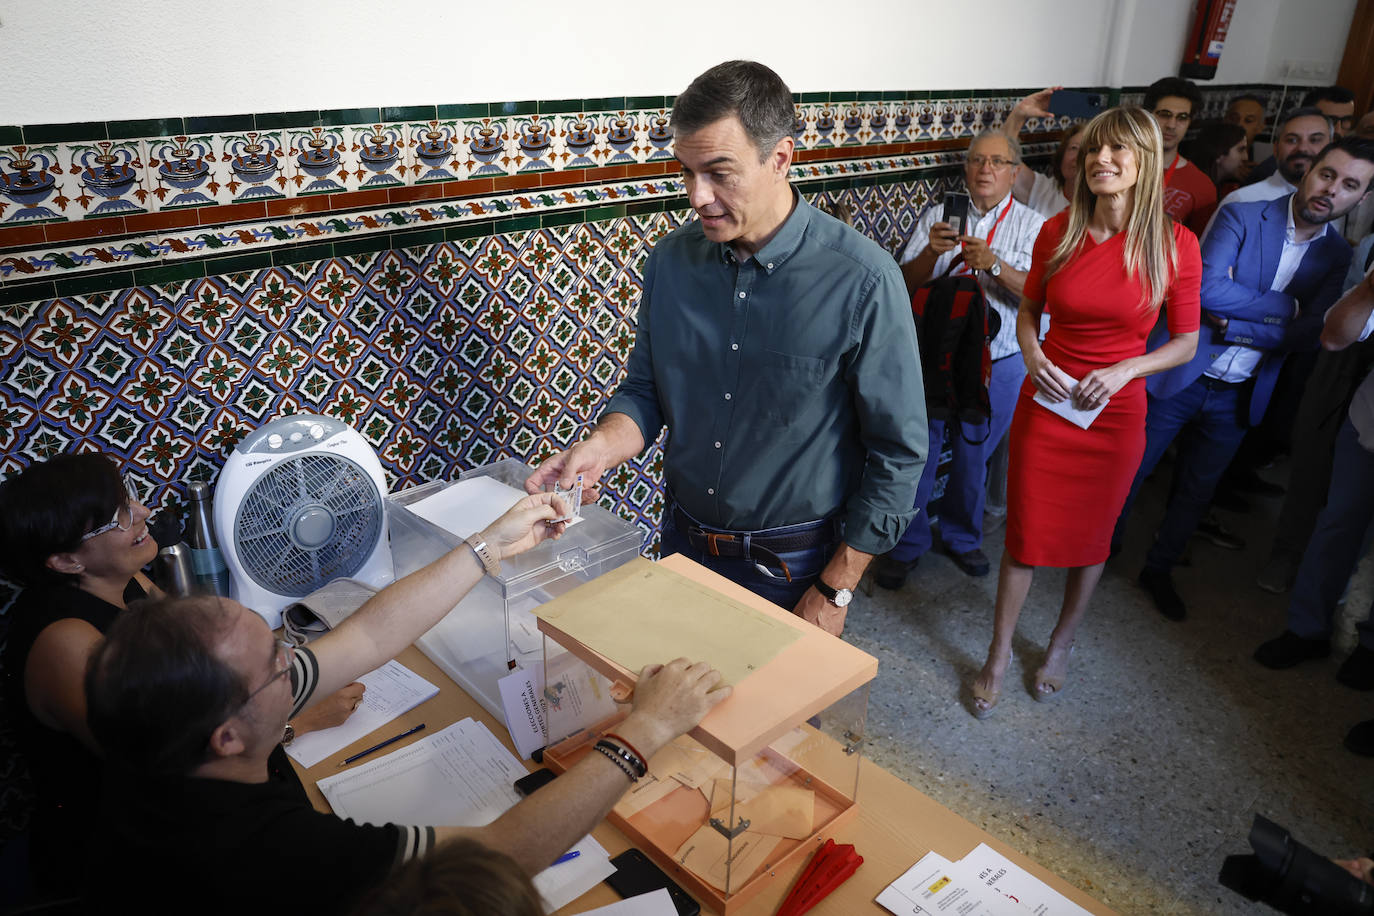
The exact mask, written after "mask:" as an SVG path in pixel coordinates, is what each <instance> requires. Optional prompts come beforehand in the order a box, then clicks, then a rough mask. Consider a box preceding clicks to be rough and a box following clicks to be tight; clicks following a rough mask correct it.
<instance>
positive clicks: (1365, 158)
mask: <svg viewBox="0 0 1374 916" xmlns="http://www.w3.org/2000/svg"><path fill="white" fill-rule="evenodd" d="M1371 182H1374V143H1370V142H1369V141H1367V140H1361V139H1359V138H1356V137H1350V138H1347V139H1345V140H1337V141H1335V142H1333V143H1332V144H1331V145H1330V146H1328V147H1327V148H1326V149H1325V150H1323V151H1322V153H1321V155H1320V156H1318V157H1317V161H1316V162H1315V163H1314V164H1313V166H1312V168H1311V169H1310V170H1309V171H1308V173H1307V175H1306V177H1304V178H1303V181H1302V185H1301V186H1300V187H1299V188H1298V190H1297V191H1296V192H1295V193H1293V194H1291V195H1288V196H1286V197H1281V198H1279V199H1277V200H1271V201H1255V202H1253V203H1244V204H1228V205H1226V206H1224V207H1222V208H1221V209H1220V210H1219V211H1218V212H1217V219H1216V223H1215V225H1213V227H1212V229H1211V231H1209V232H1208V233H1207V237H1206V238H1205V239H1203V242H1202V309H1203V316H1204V318H1205V319H1206V322H1205V325H1207V326H1209V327H1206V328H1205V329H1204V333H1203V336H1202V338H1201V340H1200V341H1199V343H1198V348H1197V349H1198V351H1197V354H1196V355H1195V356H1194V357H1193V359H1192V360H1190V361H1189V362H1187V363H1185V364H1183V365H1182V366H1179V367H1178V368H1176V369H1171V370H1169V371H1168V372H1162V373H1160V374H1159V375H1156V376H1151V378H1150V380H1149V383H1148V384H1147V388H1148V392H1149V400H1150V406H1149V412H1148V413H1147V415H1146V418H1145V455H1144V457H1143V458H1142V459H1141V462H1140V468H1139V470H1138V471H1137V472H1136V478H1135V482H1134V483H1133V484H1132V485H1131V497H1130V498H1128V499H1127V501H1126V507H1125V508H1124V509H1123V510H1122V513H1121V519H1120V520H1119V521H1118V522H1117V529H1116V533H1115V535H1114V538H1113V539H1114V541H1116V542H1117V543H1119V542H1120V538H1121V534H1122V528H1123V527H1124V523H1125V519H1126V518H1127V516H1128V515H1129V514H1130V507H1131V504H1132V502H1133V500H1134V497H1135V494H1136V492H1138V490H1139V487H1140V483H1141V481H1142V480H1144V479H1145V478H1146V477H1148V476H1149V475H1150V473H1151V472H1153V471H1154V469H1155V465H1156V464H1157V463H1158V461H1159V459H1160V456H1162V455H1163V454H1164V451H1165V449H1167V448H1168V447H1169V444H1170V443H1171V442H1173V440H1174V438H1175V437H1177V436H1178V434H1179V433H1180V432H1181V431H1182V430H1183V428H1184V427H1185V426H1186V427H1189V428H1190V430H1191V432H1190V435H1188V436H1186V437H1184V438H1183V440H1182V441H1181V442H1180V444H1179V452H1178V460H1177V461H1176V463H1175V478H1174V487H1173V491H1172V492H1171V494H1170V496H1169V504H1168V508H1167V509H1166V510H1165V515H1164V521H1163V522H1162V523H1161V524H1160V528H1159V532H1158V534H1157V535H1156V537H1155V541H1154V544H1153V545H1152V546H1151V548H1150V552H1149V553H1148V554H1147V555H1146V558H1145V568H1144V569H1143V570H1142V571H1141V573H1140V583H1141V585H1142V586H1144V588H1145V590H1146V591H1147V592H1149V594H1150V597H1151V598H1152V599H1153V600H1154V604H1155V607H1156V608H1157V609H1158V610H1159V612H1160V613H1161V614H1163V615H1164V616H1165V617H1167V618H1168V619H1170V620H1182V619H1183V618H1184V616H1185V615H1186V609H1185V606H1184V604H1183V600H1182V598H1180V597H1179V594H1178V592H1177V591H1176V590H1175V589H1174V585H1173V580H1172V577H1171V575H1170V570H1171V569H1172V567H1173V566H1174V564H1175V563H1177V562H1178V559H1179V557H1180V556H1181V555H1182V554H1183V548H1184V547H1185V546H1186V545H1187V542H1188V538H1189V537H1190V536H1191V535H1192V533H1193V529H1194V528H1196V527H1197V524H1198V522H1199V521H1200V520H1201V519H1202V516H1203V514H1204V512H1205V511H1206V509H1207V505H1208V503H1209V502H1210V501H1211V499H1212V494H1213V492H1214V491H1215V489H1216V485H1217V481H1218V480H1220V479H1221V475H1222V474H1223V473H1224V472H1225V470H1226V466H1227V465H1228V464H1229V463H1230V461H1231V458H1232V457H1233V456H1234V455H1235V453H1236V449H1237V448H1239V447H1240V443H1241V440H1242V439H1243V438H1244V437H1245V431H1246V427H1247V425H1249V426H1253V425H1254V424H1256V423H1258V422H1259V420H1260V418H1261V417H1263V416H1264V411H1265V408H1266V407H1267V406H1268V404H1269V399H1270V396H1271V395H1272V394H1273V391H1274V384H1275V382H1276V381H1277V379H1278V375H1279V370H1280V368H1282V365H1283V360H1284V357H1285V356H1286V355H1287V353H1288V352H1289V351H1291V350H1304V349H1315V347H1316V345H1317V337H1318V335H1319V334H1320V333H1321V327H1322V318H1323V316H1324V315H1325V314H1326V310H1327V308H1329V307H1330V306H1331V304H1332V303H1333V302H1335V301H1336V297H1337V296H1338V295H1340V290H1341V281H1342V280H1343V279H1344V277H1345V271H1346V268H1347V267H1348V266H1349V264H1350V245H1349V244H1347V243H1346V241H1345V239H1343V238H1341V235H1340V233H1339V232H1337V231H1336V230H1335V229H1334V228H1332V227H1331V226H1329V225H1327V224H1328V223H1330V222H1331V221H1332V220H1335V219H1338V218H1339V217H1340V216H1342V215H1343V214H1345V213H1346V212H1348V211H1349V210H1350V209H1351V208H1352V207H1354V206H1355V205H1356V204H1357V203H1359V201H1360V200H1361V199H1362V198H1363V197H1364V196H1365V194H1367V193H1368V192H1369V188H1370V184H1371Z"/></svg>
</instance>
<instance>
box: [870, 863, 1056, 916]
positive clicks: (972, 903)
mask: <svg viewBox="0 0 1374 916" xmlns="http://www.w3.org/2000/svg"><path fill="white" fill-rule="evenodd" d="M877 902H878V903H879V904H880V905H881V906H883V907H884V908H886V909H887V910H889V911H891V912H893V913H896V914H898V916H916V914H921V916H925V914H932V916H934V914H942V913H951V914H956V913H957V914H958V916H1028V913H1029V910H1027V909H1026V908H1025V907H1023V906H1022V905H1021V904H1019V903H1017V902H1016V901H1014V900H1011V899H1008V898H1007V897H1004V896H1003V895H1002V894H1001V893H999V892H997V891H995V890H993V889H991V888H988V887H985V886H984V885H983V884H982V882H980V881H979V880H978V878H977V876H976V875H973V874H971V873H969V872H968V870H967V869H965V868H964V867H963V866H961V865H960V863H958V862H951V861H950V860H949V859H946V858H945V857H944V856H942V855H940V854H938V853H934V852H931V853H927V854H926V855H925V857H924V858H922V859H921V861H919V862H917V863H916V864H915V865H913V866H911V867H910V868H908V869H907V870H906V872H905V873H903V874H902V876H901V877H900V878H898V879H897V880H896V881H894V882H892V883H891V884H889V885H888V886H887V887H885V888H883V891H882V893H880V894H878V898H877Z"/></svg>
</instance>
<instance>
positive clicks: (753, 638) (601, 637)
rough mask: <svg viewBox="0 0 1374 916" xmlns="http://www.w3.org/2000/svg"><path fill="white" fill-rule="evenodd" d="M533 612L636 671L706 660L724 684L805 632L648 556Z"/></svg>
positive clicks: (735, 681) (760, 664) (750, 670)
mask: <svg viewBox="0 0 1374 916" xmlns="http://www.w3.org/2000/svg"><path fill="white" fill-rule="evenodd" d="M535 615H536V616H538V617H539V618H541V619H543V620H547V621H549V622H550V623H552V624H553V625H554V626H556V627H557V628H558V629H559V630H562V631H563V632H564V633H566V634H568V635H569V636H571V637H572V638H573V639H576V640H577V641H579V642H581V643H582V644H583V645H585V646H587V647H589V648H591V649H592V650H593V651H596V652H599V653H600V654H602V655H604V656H606V657H607V658H609V659H611V661H613V662H615V663H616V664H618V665H621V666H622V667H624V668H626V669H628V670H630V671H634V672H638V671H640V670H641V669H643V668H644V666H645V665H651V664H661V663H663V662H664V661H666V660H668V659H671V658H677V657H678V656H683V657H685V658H705V659H710V660H711V664H712V665H713V666H714V667H715V669H716V670H717V671H719V672H720V673H721V680H722V682H723V683H726V684H732V685H733V684H738V683H739V682H740V681H742V680H744V679H745V678H746V677H748V676H749V675H750V674H752V673H753V672H754V671H756V670H758V669H759V668H762V667H763V666H764V665H766V664H768V662H770V661H772V660H773V658H774V656H776V655H777V654H778V653H779V652H781V651H782V650H783V649H785V648H787V647H788V646H790V645H791V644H792V643H793V642H795V641H796V640H797V639H798V638H800V635H801V633H800V631H798V630H797V629H796V628H794V627H792V626H789V625H788V624H787V623H785V622H783V621H781V620H777V619H775V618H773V617H769V616H768V615H767V614H765V613H763V612H762V611H759V610H757V609H755V608H752V607H749V606H748V605H746V604H742V603H741V602H739V601H736V600H735V599H733V598H730V597H728V596H726V595H723V594H721V593H720V592H718V591H716V590H715V589H712V588H710V587H709V586H706V585H702V584H701V583H699V582H696V581H693V580H692V579H689V578H687V577H686V576H684V575H681V574H679V573H676V572H673V571H672V570H671V569H667V568H666V567H664V566H661V565H660V564H658V563H653V562H650V561H648V560H644V559H642V558H636V559H634V560H631V561H630V562H628V563H626V564H624V565H623V566H620V567H619V568H617V569H613V570H611V571H610V572H607V573H604V574H602V575H600V576H598V577H597V578H595V579H593V580H591V581H590V582H587V583H585V584H583V585H580V586H578V587H577V588H575V589H573V590H572V591H571V592H568V593H567V594H565V595H560V596H559V597H557V598H555V599H553V600H552V601H549V602H548V603H546V604H543V605H540V606H539V607H538V608H537V609H536V610H535ZM628 622H633V626H630V625H627V623H628Z"/></svg>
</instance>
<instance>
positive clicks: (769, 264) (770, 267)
mask: <svg viewBox="0 0 1374 916" xmlns="http://www.w3.org/2000/svg"><path fill="white" fill-rule="evenodd" d="M768 269H769V270H772V269H773V262H772V261H769V262H768Z"/></svg>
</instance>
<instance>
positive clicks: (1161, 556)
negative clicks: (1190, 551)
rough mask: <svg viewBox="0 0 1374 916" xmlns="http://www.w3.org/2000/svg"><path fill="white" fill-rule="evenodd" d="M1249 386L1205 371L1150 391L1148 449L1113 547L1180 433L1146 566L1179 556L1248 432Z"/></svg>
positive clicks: (1165, 565) (1160, 566) (1162, 565)
mask: <svg viewBox="0 0 1374 916" xmlns="http://www.w3.org/2000/svg"><path fill="white" fill-rule="evenodd" d="M1245 390H1246V386H1244V385H1219V384H1216V381H1215V379H1208V378H1207V376H1205V375H1204V376H1199V377H1198V378H1197V380H1196V381H1194V382H1193V383H1192V384H1191V385H1189V386H1188V387H1187V388H1184V389H1183V390H1182V391H1180V392H1179V393H1178V394H1176V395H1174V396H1173V397H1171V398H1156V397H1154V396H1151V397H1150V399H1149V401H1150V407H1149V412H1148V413H1147V414H1146V415H1145V455H1144V457H1142V458H1141V459H1140V468H1139V469H1138V470H1137V471H1136V474H1135V480H1134V481H1132V482H1131V492H1130V495H1128V496H1127V497H1126V505H1125V506H1123V507H1122V509H1121V516H1120V517H1119V518H1118V519H1117V521H1116V530H1115V531H1114V532H1113V533H1112V547H1113V549H1114V550H1115V549H1116V548H1118V547H1120V545H1121V537H1122V532H1123V531H1124V530H1125V526H1126V519H1127V518H1129V517H1130V514H1131V506H1132V505H1134V504H1135V497H1136V494H1137V493H1139V492H1140V484H1141V481H1143V480H1144V479H1145V478H1146V477H1149V476H1150V473H1151V472H1152V471H1154V469H1155V465H1157V464H1159V459H1160V457H1161V456H1163V454H1164V451H1165V449H1167V448H1168V447H1169V443H1171V442H1173V441H1174V439H1175V438H1178V440H1179V443H1178V460H1177V461H1176V462H1175V464H1174V486H1173V492H1172V493H1171V494H1170V495H1169V505H1168V507H1167V508H1166V509H1165V511H1164V520H1163V521H1162V522H1160V525H1159V532H1158V533H1157V534H1156V535H1155V542H1154V544H1152V545H1151V546H1150V552H1149V553H1148V554H1146V555H1145V566H1146V568H1148V569H1154V570H1160V571H1167V570H1168V569H1170V568H1171V567H1172V566H1173V565H1174V564H1175V563H1177V562H1178V558H1179V557H1181V556H1182V555H1183V548H1184V547H1186V546H1187V545H1188V538H1189V537H1191V536H1192V534H1193V530H1194V529H1196V528H1197V525H1198V522H1200V521H1202V517H1203V516H1204V515H1206V514H1207V506H1208V505H1209V504H1210V503H1211V502H1212V494H1213V492H1215V490H1216V488H1217V481H1219V480H1221V475H1222V474H1224V473H1225V472H1226V467H1227V465H1229V464H1230V463H1231V458H1232V457H1234V456H1235V454H1236V449H1238V448H1240V443H1241V440H1242V439H1244V438H1245V430H1246V427H1245V425H1244V424H1243V423H1242V422H1241V413H1240V412H1241V409H1242V407H1244V406H1245V404H1246V400H1247V399H1246V398H1245V397H1244V396H1243V395H1244V394H1245Z"/></svg>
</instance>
